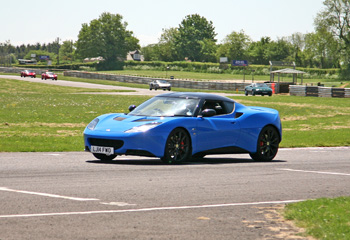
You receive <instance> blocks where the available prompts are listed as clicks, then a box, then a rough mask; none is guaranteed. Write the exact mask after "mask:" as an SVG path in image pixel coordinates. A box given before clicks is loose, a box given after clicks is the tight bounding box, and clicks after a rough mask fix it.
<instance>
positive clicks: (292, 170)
mask: <svg viewBox="0 0 350 240" xmlns="http://www.w3.org/2000/svg"><path fill="white" fill-rule="evenodd" d="M278 170H282V171H290V172H304V173H318V174H328V175H340V176H350V174H349V173H337V172H320V171H306V170H297V169H289V168H281V169H278Z"/></svg>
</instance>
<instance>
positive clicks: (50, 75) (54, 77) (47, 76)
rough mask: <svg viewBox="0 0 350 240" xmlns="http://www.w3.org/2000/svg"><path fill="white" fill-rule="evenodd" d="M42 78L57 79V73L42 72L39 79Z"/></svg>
mask: <svg viewBox="0 0 350 240" xmlns="http://www.w3.org/2000/svg"><path fill="white" fill-rule="evenodd" d="M43 79H45V80H46V79H52V80H57V74H54V73H53V72H44V73H43V74H41V80H43Z"/></svg>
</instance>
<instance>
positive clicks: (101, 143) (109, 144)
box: [88, 138, 124, 149]
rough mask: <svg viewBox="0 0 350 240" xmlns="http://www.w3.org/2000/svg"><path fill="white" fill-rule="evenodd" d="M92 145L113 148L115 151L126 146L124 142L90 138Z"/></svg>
mask: <svg viewBox="0 0 350 240" xmlns="http://www.w3.org/2000/svg"><path fill="white" fill-rule="evenodd" d="M88 140H89V142H90V144H91V145H95V146H101V147H113V148H114V149H119V148H121V147H122V146H123V145H124V141H122V140H112V139H100V138H89V139H88Z"/></svg>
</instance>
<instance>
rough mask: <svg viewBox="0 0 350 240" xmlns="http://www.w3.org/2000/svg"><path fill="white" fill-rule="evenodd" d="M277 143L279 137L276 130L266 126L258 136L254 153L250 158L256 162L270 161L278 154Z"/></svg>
mask: <svg viewBox="0 0 350 240" xmlns="http://www.w3.org/2000/svg"><path fill="white" fill-rule="evenodd" d="M279 143H280V136H279V133H278V132H277V130H276V129H275V128H274V127H272V126H266V127H264V128H263V129H262V130H261V132H260V134H259V137H258V143H257V151H256V153H251V154H250V156H251V158H252V159H253V160H254V161H258V162H268V161H272V159H273V158H274V157H275V156H276V154H277V152H278V146H279Z"/></svg>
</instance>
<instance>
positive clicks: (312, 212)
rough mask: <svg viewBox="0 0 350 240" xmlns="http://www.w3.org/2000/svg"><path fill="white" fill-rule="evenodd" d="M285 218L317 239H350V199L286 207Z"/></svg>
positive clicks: (305, 202)
mask: <svg viewBox="0 0 350 240" xmlns="http://www.w3.org/2000/svg"><path fill="white" fill-rule="evenodd" d="M283 214H284V217H285V218H286V219H289V220H293V221H295V222H296V225H297V226H298V227H301V228H304V229H306V232H305V234H303V235H309V236H313V237H314V238H316V239H324V240H345V239H350V218H349V216H350V197H339V198H334V199H327V198H321V199H316V200H308V201H304V202H299V203H293V204H289V205H287V206H286V208H285V210H284V213H283Z"/></svg>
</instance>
